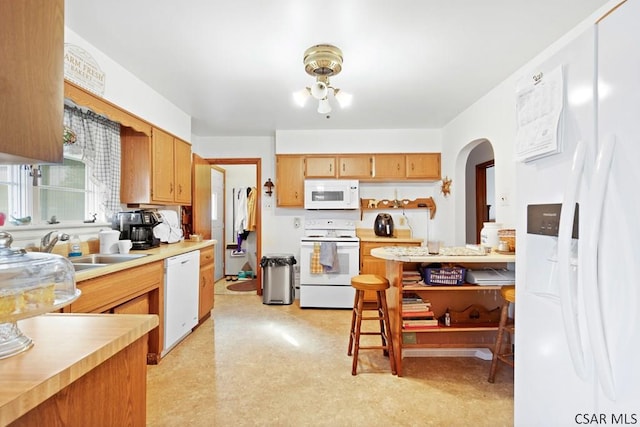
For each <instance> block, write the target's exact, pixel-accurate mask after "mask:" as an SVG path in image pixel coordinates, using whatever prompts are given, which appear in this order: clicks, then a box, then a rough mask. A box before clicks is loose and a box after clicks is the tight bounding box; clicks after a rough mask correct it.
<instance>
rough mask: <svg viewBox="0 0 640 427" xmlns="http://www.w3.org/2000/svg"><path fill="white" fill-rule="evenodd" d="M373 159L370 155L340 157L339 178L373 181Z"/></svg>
mask: <svg viewBox="0 0 640 427" xmlns="http://www.w3.org/2000/svg"><path fill="white" fill-rule="evenodd" d="M372 165H373V159H372V157H371V156H370V155H369V154H365V155H363V154H353V155H342V156H338V177H339V178H345V179H371V177H372V176H373V166H372Z"/></svg>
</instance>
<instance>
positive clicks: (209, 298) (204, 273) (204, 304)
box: [198, 246, 215, 322]
mask: <svg viewBox="0 0 640 427" xmlns="http://www.w3.org/2000/svg"><path fill="white" fill-rule="evenodd" d="M213 248H214V247H213V246H211V247H208V248H204V249H200V297H199V304H198V305H199V309H198V319H200V322H202V321H203V320H205V319H207V318H208V317H209V316H211V310H213V301H214V285H215V283H214V280H213V276H214V273H215V265H214V252H213Z"/></svg>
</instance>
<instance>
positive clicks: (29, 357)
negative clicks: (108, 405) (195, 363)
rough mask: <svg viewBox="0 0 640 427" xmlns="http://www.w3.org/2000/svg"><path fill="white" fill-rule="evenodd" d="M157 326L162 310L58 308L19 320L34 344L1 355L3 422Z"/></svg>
mask: <svg viewBox="0 0 640 427" xmlns="http://www.w3.org/2000/svg"><path fill="white" fill-rule="evenodd" d="M156 326H158V316H156V315H148V314H120V315H117V316H114V315H109V314H106V315H105V314H61V313H55V314H44V315H41V316H36V317H32V318H30V319H25V320H21V321H19V322H18V327H19V328H20V330H21V331H22V332H23V333H24V334H25V335H27V336H28V337H30V338H31V339H32V340H33V342H34V345H33V347H32V348H31V349H29V350H27V351H25V352H23V353H21V354H18V355H15V356H11V357H9V358H7V359H2V360H0V384H1V385H0V425H6V424H8V423H10V422H11V421H13V420H15V419H17V418H18V417H20V416H22V415H23V414H25V413H27V412H28V411H30V410H31V409H33V408H35V407H36V406H38V405H39V404H41V403H42V402H44V401H45V400H46V399H48V398H49V397H51V396H53V395H54V394H56V393H57V392H59V391H60V390H62V389H63V388H65V387H66V386H68V385H69V384H71V383H72V382H74V381H76V380H77V379H78V378H80V377H81V376H83V375H84V374H86V373H87V372H89V371H90V370H92V369H93V368H95V367H96V366H98V365H100V364H101V363H103V362H104V361H105V360H107V359H109V358H110V357H112V356H113V355H115V354H116V353H118V352H119V351H121V350H122V349H124V348H125V347H127V346H128V345H130V344H131V343H133V342H135V341H136V340H138V339H139V338H140V337H142V336H144V335H145V334H146V333H148V332H149V331H150V330H152V329H153V328H155V327H156ZM96 404H100V402H96Z"/></svg>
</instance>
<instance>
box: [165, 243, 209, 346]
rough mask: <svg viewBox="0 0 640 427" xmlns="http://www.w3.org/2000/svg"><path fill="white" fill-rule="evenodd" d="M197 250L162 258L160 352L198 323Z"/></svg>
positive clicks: (180, 338) (198, 258) (198, 262)
mask: <svg viewBox="0 0 640 427" xmlns="http://www.w3.org/2000/svg"><path fill="white" fill-rule="evenodd" d="M199 271H200V251H193V252H187V253H186V254H182V255H177V256H174V257H170V258H167V259H165V262H164V350H163V351H162V356H164V355H165V354H166V353H167V352H169V350H171V349H172V348H173V347H174V346H175V345H176V344H178V343H179V342H180V341H181V340H182V339H183V338H184V337H185V336H187V335H188V334H189V333H190V332H191V329H192V328H193V327H194V326H196V325H197V323H198V291H199V288H200V285H199V280H200V273H199Z"/></svg>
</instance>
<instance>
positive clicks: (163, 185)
mask: <svg viewBox="0 0 640 427" xmlns="http://www.w3.org/2000/svg"><path fill="white" fill-rule="evenodd" d="M151 148H152V150H153V163H152V191H151V192H152V196H151V198H152V201H153V202H166V203H172V204H179V205H190V204H191V146H190V145H189V144H188V143H187V142H185V141H182V140H180V139H178V138H174V137H173V136H172V135H170V134H168V133H166V132H164V131H162V130H160V129H157V128H153V131H152V135H151Z"/></svg>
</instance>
